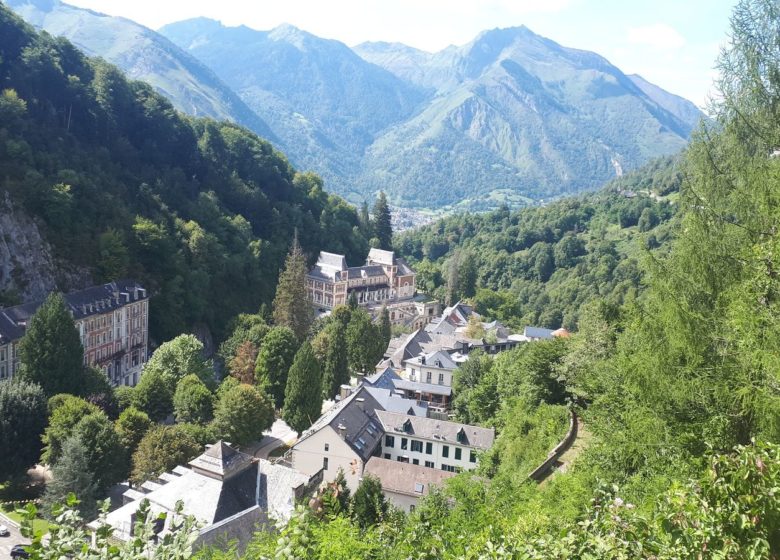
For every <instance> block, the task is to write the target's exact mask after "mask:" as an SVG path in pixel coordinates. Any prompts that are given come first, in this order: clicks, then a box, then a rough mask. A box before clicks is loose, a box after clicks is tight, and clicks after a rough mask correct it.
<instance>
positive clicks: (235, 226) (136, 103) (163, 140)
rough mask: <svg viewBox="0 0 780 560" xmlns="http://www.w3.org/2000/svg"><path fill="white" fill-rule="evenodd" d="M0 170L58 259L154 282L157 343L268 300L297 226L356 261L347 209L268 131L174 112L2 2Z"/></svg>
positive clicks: (353, 216) (356, 241) (356, 240)
mask: <svg viewBox="0 0 780 560" xmlns="http://www.w3.org/2000/svg"><path fill="white" fill-rule="evenodd" d="M0 177H2V185H3V190H4V191H5V192H7V193H9V195H10V197H11V200H12V201H13V202H14V203H16V204H17V205H18V206H20V207H22V208H24V209H25V210H26V211H27V212H28V213H29V214H30V215H32V216H35V217H36V218H37V219H39V222H40V224H41V227H42V229H43V234H44V237H45V238H46V239H47V240H48V241H49V242H50V243H52V244H53V246H54V248H55V251H56V253H57V255H58V256H59V257H60V258H62V259H63V260H64V261H65V262H68V263H70V264H72V265H75V266H76V267H79V268H83V269H87V270H88V271H90V272H91V273H92V276H93V278H94V281H96V282H99V281H104V280H111V279H115V278H117V277H122V276H133V277H135V278H138V279H139V280H140V281H141V282H143V283H144V284H145V285H146V286H147V287H148V288H149V289H150V290H151V293H152V294H153V297H152V304H151V310H150V313H151V317H150V329H151V334H152V337H153V338H154V339H156V340H158V341H160V342H161V341H164V340H167V339H170V338H172V337H173V336H175V335H177V334H178V333H180V332H182V331H186V330H190V329H192V328H193V325H196V324H198V323H205V324H206V325H207V326H209V327H210V328H211V330H212V331H213V332H214V333H215V335H216V336H217V337H222V336H223V335H224V334H225V332H224V331H225V328H226V325H227V323H228V321H229V320H230V319H231V318H232V317H234V316H235V315H236V314H238V313H239V312H246V311H256V310H257V309H258V308H259V307H260V305H261V304H262V303H270V300H271V298H272V297H273V293H274V288H275V284H276V277H277V275H278V271H279V269H280V267H281V264H282V262H283V257H284V255H285V253H286V252H287V249H288V246H289V244H290V240H291V239H292V237H293V233H294V231H296V230H297V232H298V236H299V239H300V242H301V245H302V246H303V248H304V250H305V251H306V252H307V253H309V254H310V256H311V254H313V253H315V252H316V251H317V250H319V249H320V248H322V249H327V250H332V251H336V252H339V253H345V254H346V255H347V258H348V259H350V260H354V259H358V260H359V259H362V258H364V255H365V253H366V250H367V247H368V242H367V240H366V239H365V237H364V236H363V235H362V234H361V232H360V230H359V228H358V217H357V213H356V211H355V209H354V208H352V207H351V206H349V205H348V204H346V203H345V202H344V201H343V200H342V199H340V198H338V197H335V196H331V195H328V194H327V193H326V192H325V191H324V190H323V184H322V181H321V180H320V179H319V178H318V177H317V176H315V175H312V174H308V173H296V171H295V170H294V169H293V168H292V167H291V165H290V164H289V162H288V161H287V160H286V159H285V157H284V156H283V155H282V154H280V153H279V152H277V151H276V150H274V149H273V147H272V146H271V145H270V144H269V143H268V142H266V141H264V140H262V139H260V138H258V137H257V136H255V135H254V134H253V133H251V132H249V131H247V130H246V129H243V128H241V127H239V126H236V125H233V124H229V123H224V122H215V121H212V120H208V119H193V118H189V117H186V116H184V115H182V114H180V113H178V112H176V111H175V110H174V109H173V107H172V106H171V104H170V103H169V102H168V101H167V100H166V99H165V98H163V97H162V96H160V95H158V94H157V93H155V92H154V91H153V90H152V88H151V87H150V86H149V85H147V84H145V83H142V82H133V81H130V80H128V79H126V78H125V77H124V75H123V74H122V73H121V72H120V71H119V70H118V69H117V68H115V67H114V66H111V65H109V64H107V63H106V62H104V61H103V60H101V59H89V58H86V57H85V56H83V55H82V54H80V52H79V51H78V50H77V49H76V47H74V46H73V45H72V44H70V43H69V42H68V41H66V40H64V39H59V38H52V37H51V36H49V35H48V34H46V33H41V34H38V33H36V32H35V31H34V30H33V29H32V28H31V27H30V26H28V25H26V24H24V23H23V22H22V21H21V19H20V18H19V17H17V16H16V15H14V14H13V13H12V12H10V10H8V9H7V8H6V7H5V6H0ZM61 287H62V288H75V287H79V286H61ZM3 300H4V301H5V302H6V303H9V302H13V300H14V295H13V294H3Z"/></svg>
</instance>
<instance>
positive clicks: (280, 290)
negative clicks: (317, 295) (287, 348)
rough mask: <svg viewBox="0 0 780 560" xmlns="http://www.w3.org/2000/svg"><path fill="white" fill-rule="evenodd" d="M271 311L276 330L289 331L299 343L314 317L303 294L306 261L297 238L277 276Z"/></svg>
mask: <svg viewBox="0 0 780 560" xmlns="http://www.w3.org/2000/svg"><path fill="white" fill-rule="evenodd" d="M273 307H274V323H275V324H276V325H277V326H280V327H289V328H291V329H292V331H293V332H294V333H295V336H296V337H298V340H303V339H304V338H306V335H307V334H308V332H309V327H311V323H312V320H313V318H314V317H313V315H314V314H313V310H312V307H311V302H310V301H309V297H308V295H307V293H306V258H305V257H304V255H303V250H302V249H301V246H300V244H299V243H298V235H297V234H296V236H295V238H294V239H293V242H292V245H291V246H290V252H289V253H288V254H287V259H286V260H285V262H284V269H283V270H282V271H281V273H280V274H279V283H278V284H277V286H276V297H275V298H274V305H273Z"/></svg>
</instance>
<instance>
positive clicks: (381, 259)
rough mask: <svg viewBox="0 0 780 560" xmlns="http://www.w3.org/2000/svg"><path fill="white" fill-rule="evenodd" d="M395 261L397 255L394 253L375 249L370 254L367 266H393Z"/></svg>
mask: <svg viewBox="0 0 780 560" xmlns="http://www.w3.org/2000/svg"><path fill="white" fill-rule="evenodd" d="M394 261H395V253H393V252H392V251H385V250H383V249H376V248H373V249H371V250H370V251H369V252H368V258H367V259H366V264H375V263H378V264H384V265H388V266H391V265H392V264H393V262H394Z"/></svg>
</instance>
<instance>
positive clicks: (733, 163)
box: [202, 0, 780, 559]
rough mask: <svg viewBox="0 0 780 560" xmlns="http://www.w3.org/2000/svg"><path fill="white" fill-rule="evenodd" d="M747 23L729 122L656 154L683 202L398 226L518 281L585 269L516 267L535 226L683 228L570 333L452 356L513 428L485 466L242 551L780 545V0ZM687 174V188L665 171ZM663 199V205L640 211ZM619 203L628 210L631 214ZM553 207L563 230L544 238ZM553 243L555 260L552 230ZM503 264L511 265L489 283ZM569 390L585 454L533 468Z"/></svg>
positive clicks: (472, 402) (642, 553) (707, 552)
mask: <svg viewBox="0 0 780 560" xmlns="http://www.w3.org/2000/svg"><path fill="white" fill-rule="evenodd" d="M732 27H733V28H732V33H731V38H730V42H729V45H728V46H727V47H726V49H725V50H724V52H723V53H722V54H721V56H720V58H719V61H718V67H719V70H720V71H721V73H722V79H721V82H720V84H719V85H720V93H721V96H720V97H719V99H721V101H720V102H719V103H718V104H717V105H715V106H714V107H713V116H714V118H715V121H714V122H713V123H711V124H710V125H707V126H706V127H704V128H702V129H701V130H700V131H699V132H698V133H697V134H696V137H695V138H694V140H693V142H692V144H691V145H690V147H689V148H688V150H686V153H685V154H684V156H683V158H682V160H681V161H680V162H679V164H678V165H679V168H678V169H677V170H676V171H669V172H666V171H662V169H664V166H663V165H659V166H658V169H657V172H658V177H659V178H662V177H665V178H666V179H660V181H659V184H658V185H657V189H656V187H655V186H653V187H652V188H650V190H651V191H652V190H656V191H657V192H655V193H653V194H655V195H656V196H657V195H658V194H659V192H661V191H663V192H665V193H666V194H667V195H669V194H670V193H671V195H672V196H671V198H672V199H673V200H676V203H675V208H676V213H675V215H674V217H673V218H672V219H668V218H669V214H671V213H672V208H669V207H667V206H666V204H667V203H665V202H660V203H659V202H654V201H653V200H654V199H653V197H642V196H637V197H633V198H630V197H629V198H627V197H626V196H625V193H624V194H623V195H620V194H619V193H618V196H615V195H614V194H609V193H602V194H599V195H595V196H597V197H604V200H605V202H606V205H605V207H604V209H603V210H596V209H594V208H593V207H592V205H593V200H598V198H596V199H588V198H587V197H586V198H585V199H578V200H574V201H562V202H561V203H557V204H554V205H550V206H548V207H546V208H539V209H533V210H528V211H522V212H520V213H515V214H512V213H508V212H505V213H504V215H503V216H502V214H501V213H498V214H492V215H490V218H483V217H482V216H477V217H466V216H463V217H455V218H452V219H450V220H445V221H442V222H439V223H438V224H435V225H433V226H431V227H430V228H427V229H425V230H424V231H423V232H421V233H412V234H410V235H409V236H405V237H402V238H401V239H399V241H398V247H399V248H401V249H402V250H403V251H404V252H406V253H407V254H410V255H416V256H417V257H418V258H423V257H428V258H429V259H431V260H432V263H438V264H437V265H438V266H441V263H443V262H445V260H446V259H447V258H450V259H451V258H452V254H449V255H448V253H449V252H450V251H453V249H455V248H461V250H466V249H470V250H471V251H472V254H473V259H474V260H475V261H476V265H474V266H473V267H472V270H476V271H477V274H476V280H475V281H474V282H473V285H474V286H476V287H477V288H479V287H480V286H481V285H482V284H483V283H484V284H486V285H488V286H489V287H491V288H492V289H503V290H512V289H513V284H514V283H515V282H517V281H518V280H517V278H520V279H521V280H522V281H526V280H528V281H534V282H538V283H541V282H542V281H543V280H548V281H549V279H550V278H552V277H553V276H554V275H555V274H560V273H562V272H567V273H568V274H570V275H571V278H572V279H573V278H574V277H575V274H574V270H573V269H572V268H570V267H559V268H558V269H557V271H556V269H555V267H554V266H551V267H548V268H545V270H547V271H548V272H550V274H551V276H550V278H545V276H544V275H540V274H539V270H540V268H539V267H533V266H526V267H525V268H522V269H520V268H519V267H518V269H517V270H516V271H511V270H509V271H507V266H506V265H503V264H502V263H500V261H499V260H498V257H499V256H501V257H503V258H505V259H506V260H507V261H509V262H528V261H522V260H521V259H522V258H523V257H525V256H526V255H527V253H528V252H529V251H530V250H531V249H532V248H533V247H534V246H535V245H536V244H539V243H546V244H550V245H552V244H553V243H555V244H556V245H558V244H560V243H561V241H562V240H563V239H565V238H567V236H570V237H574V241H576V240H577V238H579V237H580V236H583V235H586V236H590V235H592V237H591V238H586V239H583V242H584V243H583V244H584V245H585V248H586V249H587V247H588V246H589V245H592V244H593V243H600V242H603V240H599V239H598V238H597V235H596V233H595V232H597V231H599V232H602V233H603V232H606V233H609V232H611V231H612V232H615V233H617V232H619V231H621V230H625V231H623V233H624V234H625V233H627V232H630V231H631V228H635V230H639V229H645V230H646V231H644V232H638V231H637V232H636V234H634V237H636V239H635V241H638V242H639V243H640V244H641V243H644V245H645V246H647V238H649V236H650V235H652V234H653V233H654V231H653V230H654V229H655V230H658V231H657V233H655V235H656V236H658V235H659V234H660V233H661V228H662V229H663V230H668V231H667V233H666V234H665V235H666V236H667V237H668V242H665V243H664V247H665V248H664V249H663V250H661V251H657V250H656V251H655V252H653V251H650V252H649V253H647V255H646V258H637V260H636V263H635V265H634V266H635V267H636V269H637V274H638V275H639V276H640V278H641V282H643V283H644V289H643V292H642V295H641V297H637V298H631V299H630V301H629V300H627V301H624V303H623V305H617V304H618V303H620V302H610V299H609V297H608V296H609V295H610V293H611V292H605V293H603V294H601V295H600V296H597V295H594V296H593V297H592V298H590V299H591V300H592V301H591V302H590V303H583V304H582V306H581V307H580V308H579V309H577V316H578V319H577V326H578V331H577V333H576V334H575V335H573V336H572V337H570V338H568V339H562V340H556V341H551V342H539V343H533V344H528V345H524V346H522V347H520V348H518V349H516V350H513V351H512V352H510V353H506V354H503V355H500V356H498V357H496V358H487V357H477V356H475V357H474V358H475V359H474V361H473V362H472V361H471V360H470V361H469V365H468V367H464V368H461V369H460V370H459V371H458V372H456V382H455V384H456V387H457V391H456V397H455V398H456V401H455V405H454V406H455V409H456V411H457V413H458V415H459V417H460V418H461V419H463V420H469V421H476V422H479V423H485V424H487V425H495V426H496V427H497V429H498V432H499V436H498V439H497V442H496V444H495V446H494V448H493V449H492V450H491V451H490V452H489V453H488V454H486V455H485V456H483V457H482V458H481V461H480V467H479V469H478V471H477V472H476V473H462V474H461V475H459V476H457V477H455V478H454V479H452V480H451V481H449V482H448V483H447V485H446V488H445V489H444V490H443V491H442V492H439V493H433V494H432V495H431V496H430V497H429V498H427V499H426V500H424V501H423V502H422V503H421V504H420V506H419V507H418V508H417V509H416V510H415V511H414V512H413V513H411V514H410V515H408V516H403V515H398V514H396V513H394V512H392V511H391V510H387V508H386V507H382V506H381V504H378V505H377V507H376V508H375V512H374V513H375V518H374V521H372V522H371V523H366V522H365V517H364V516H363V513H362V512H363V511H364V507H363V503H362V496H361V499H360V500H359V499H358V494H356V495H355V497H354V499H353V501H352V504H351V506H350V507H349V508H348V509H346V511H338V510H337V509H334V508H330V509H326V511H325V512H324V513H322V512H319V511H309V510H307V509H305V508H302V509H301V511H300V513H299V515H298V516H297V517H296V518H295V519H293V521H292V522H291V523H290V524H289V525H288V526H287V528H286V529H284V530H283V531H282V534H281V537H279V536H277V535H264V534H258V536H257V537H256V539H255V542H253V543H252V544H250V548H249V550H248V551H247V554H246V555H245V557H246V558H398V559H402V558H421V559H423V558H424V559H434V558H453V559H454V558H459V559H462V558H467V559H476V558H520V559H537V558H538V559H542V558H561V559H563V558H587V559H601V558H615V559H618V558H619V559H628V558H647V559H651V558H652V559H659V558H668V559H672V558H675V559H679V558H685V559H701V558H734V559H736V558H740V559H742V558H750V559H767V558H777V557H778V555H780V516H778V512H780V495H778V493H777V490H776V488H777V485H778V483H780V447H779V446H778V442H780V392H778V385H779V381H780V380H779V379H778V368H777V363H778V362H777V356H778V355H780V348H778V340H780V321H779V320H778V317H779V316H780V315H779V314H778V294H780V277H778V274H777V272H776V265H775V263H776V262H777V252H778V251H780V244H779V243H778V238H777V235H778V228H777V224H778V221H779V220H780V212H779V211H778V208H780V204H779V202H780V201H779V200H778V193H780V189H778V178H779V177H780V160H778V158H776V157H775V156H774V155H773V154H774V153H776V149H777V145H778V138H780V110H778V107H780V103H779V102H778V101H779V100H780V94H779V93H778V92H780V82H778V76H780V67H779V65H780V56H778V51H777V41H776V37H777V34H778V31H779V30H780V12H778V10H777V8H776V6H775V5H774V4H772V3H769V2H764V1H762V0H743V1H742V2H740V4H739V5H738V6H737V8H736V9H735V12H734V16H733V19H732ZM673 177H679V184H680V187H679V193H673V192H671V191H673V190H674V189H673V188H670V186H669V185H668V184H667V179H670V178H673ZM643 181H644V180H643V179H641V178H640V177H639V176H638V175H637V176H634V177H633V178H630V177H626V178H623V179H622V180H621V183H620V184H619V185H617V186H616V187H615V188H616V189H618V190H627V189H629V188H636V189H637V191H639V190H647V187H648V185H650V184H652V182H651V183H647V184H645V185H644V186H642V184H643ZM676 181H677V179H675V180H674V181H673V182H676ZM610 197H611V198H610ZM646 211H647V212H646ZM649 213H655V214H656V215H657V216H658V218H657V219H658V222H663V221H664V220H666V221H665V223H663V225H662V226H656V227H655V228H653V227H645V228H643V227H641V226H640V223H639V222H640V219H641V218H642V215H643V214H645V215H647V214H649ZM589 214H590V215H589ZM621 214H622V215H623V217H624V218H625V217H626V216H628V215H631V216H632V218H631V219H630V220H629V219H626V220H625V221H623V222H622V223H621V222H620V221H619V220H620V219H621V218H620V216H621ZM596 216H600V218H599V219H596ZM610 216H612V217H611V218H610ZM513 217H514V218H513ZM558 218H560V219H561V222H557V221H556V220H557V219H558ZM564 218H567V219H568V220H570V221H565V220H564ZM513 220H514V221H513ZM642 221H645V220H642ZM599 223H601V224H603V225H602V226H601V227H602V229H598V227H597V226H599ZM554 224H555V225H554ZM545 225H546V226H549V233H548V234H547V235H548V237H545V238H542V239H540V238H538V237H537V238H534V236H537V235H538V234H539V233H540V232H544V231H545V228H544V226H545ZM585 226H587V228H586V227H585ZM448 227H449V228H450V229H449V232H448V233H445V231H447V228H448ZM521 232H523V235H521ZM566 232H572V233H566ZM448 235H449V236H451V237H448ZM529 237H530V239H529ZM492 240H495V246H494V245H491V244H490V242H491V241H492ZM607 242H609V239H607ZM536 246H537V247H538V245H536ZM545 250H546V251H549V252H548V255H549V253H550V252H551V253H552V255H551V257H552V260H553V265H554V259H555V247H552V246H551V247H548V248H546V249H545ZM537 251H541V250H540V249H537ZM558 252H559V254H560V253H562V250H561V248H559V251H558ZM575 254H576V252H575ZM627 254H628V253H627V252H626V253H622V255H621V256H622V257H625V256H626V255H627ZM586 255H587V254H580V255H578V256H576V257H575V259H586V258H587V256H586ZM493 258H495V259H496V260H495V261H491V259H493ZM615 259H616V260H619V258H618V256H617V255H616V256H615ZM545 260H547V262H549V260H550V259H549V258H547V259H545ZM623 260H626V259H623ZM462 262H463V259H461V262H460V265H461V266H460V267H459V269H461V270H462V269H463V266H462ZM534 264H535V262H534ZM576 266H581V263H579V264H576V265H575V267H576ZM618 266H622V265H618ZM596 267H597V268H598V265H596ZM603 269H604V270H605V271H607V270H609V268H608V266H604V267H603ZM440 273H442V274H443V272H440ZM472 274H473V273H472ZM494 274H497V275H498V278H503V279H504V280H502V281H503V282H505V283H504V284H501V283H499V281H496V283H495V284H493V285H491V284H490V282H491V281H492V278H493V275H494ZM533 274H537V277H536V278H530V279H529V278H527V277H528V276H529V275H533ZM466 276H468V275H466ZM605 279H606V276H605ZM464 284H465V285H466V286H467V287H470V286H471V285H470V284H468V283H464V282H463V281H462V278H458V282H457V283H455V284H454V288H453V287H452V285H451V286H450V291H451V292H454V291H455V288H457V289H458V290H461V289H463V288H461V286H463V285H464ZM439 285H444V283H441V284H439ZM539 285H540V286H541V284H539ZM597 287H598V285H597ZM611 289H614V287H612V288H611ZM464 295H466V294H465V293H464V292H460V293H457V292H456V293H455V294H454V295H453V296H452V297H462V296H464ZM562 312H563V311H562ZM524 313H527V311H525V312H524ZM563 403H568V404H569V405H570V406H573V407H575V408H576V409H577V410H579V412H580V415H581V417H582V419H583V430H582V431H581V433H580V437H579V439H580V445H581V447H580V448H579V456H578V457H577V459H576V461H575V462H574V464H573V468H569V469H567V470H566V472H565V473H561V472H559V473H556V474H555V475H554V476H553V477H552V478H550V479H548V480H547V481H546V482H545V483H544V484H542V485H537V484H536V483H534V482H531V481H529V480H528V479H527V474H528V472H529V471H528V467H529V466H530V465H533V464H534V460H535V459H538V457H539V456H540V453H541V452H540V449H539V448H537V447H536V446H535V444H536V443H538V442H546V443H548V444H549V443H550V442H552V441H555V440H556V438H557V437H560V435H562V431H563V426H562V422H561V420H562V418H561V414H560V408H559V407H561V406H562V405H563ZM556 431H558V436H555V435H553V434H555V433H556ZM358 492H360V490H359V491H358ZM377 500H379V498H377ZM331 502H332V501H331ZM202 556H203V557H204V558H220V559H221V558H233V557H235V553H234V552H229V553H227V554H223V553H220V552H216V551H208V552H207V553H203V554H202Z"/></svg>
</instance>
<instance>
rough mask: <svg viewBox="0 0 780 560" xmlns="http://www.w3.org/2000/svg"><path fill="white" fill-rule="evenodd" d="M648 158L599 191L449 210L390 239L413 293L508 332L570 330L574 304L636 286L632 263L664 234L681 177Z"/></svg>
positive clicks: (652, 250) (666, 162) (626, 294)
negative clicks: (517, 206) (408, 271)
mask: <svg viewBox="0 0 780 560" xmlns="http://www.w3.org/2000/svg"><path fill="white" fill-rule="evenodd" d="M679 165H680V163H679V161H678V160H677V159H674V158H662V159H659V160H654V161H653V162H651V163H649V164H648V165H647V166H645V167H643V168H642V169H640V170H638V171H636V172H633V173H631V174H629V175H626V176H625V177H621V178H620V179H617V180H615V181H613V182H611V183H608V184H607V185H606V186H605V187H604V189H602V190H601V191H600V192H598V193H593V194H586V195H580V196H577V197H571V198H566V199H562V200H559V201H556V202H553V203H550V204H548V205H546V206H543V207H534V208H525V209H521V210H516V211H512V212H510V211H509V210H508V209H506V208H504V209H501V210H497V211H494V212H490V213H485V214H458V215H454V216H451V217H448V218H445V219H442V220H439V221H438V222H435V223H433V224H430V225H428V226H425V227H423V228H420V229H417V230H414V231H410V232H406V233H404V234H402V235H400V236H399V237H398V238H397V239H396V243H395V246H396V249H397V250H398V251H399V252H400V253H401V254H403V255H404V256H406V257H408V258H409V260H410V262H412V263H414V266H415V268H416V270H417V272H418V274H419V276H418V284H419V286H420V289H422V290H423V291H426V292H428V293H431V294H435V295H436V296H438V297H439V298H440V299H442V300H446V301H447V302H448V303H449V302H452V303H454V302H455V301H457V300H459V299H463V298H467V299H470V300H472V301H473V302H474V303H475V304H476V306H477V310H478V311H479V312H480V313H482V314H484V315H486V316H488V317H491V318H495V319H500V320H501V321H504V322H505V323H507V324H509V325H512V326H514V327H516V328H522V327H523V326H525V325H529V324H530V325H538V326H544V327H550V328H558V327H560V326H561V325H563V326H565V327H567V328H569V329H573V328H576V325H577V321H578V317H579V314H580V310H581V309H582V307H583V305H584V304H586V303H588V302H590V301H592V300H595V299H598V300H601V301H604V302H606V303H607V304H609V305H611V306H613V307H619V306H620V305H623V304H624V303H626V302H627V301H631V300H633V299H634V298H635V297H636V295H637V293H638V292H639V291H641V289H642V286H643V280H642V279H643V272H642V266H641V262H642V261H643V260H644V259H645V258H650V257H652V255H654V254H657V253H659V252H663V251H664V250H665V246H666V245H668V243H669V242H670V241H671V239H672V237H673V231H674V230H673V227H672V223H673V221H672V218H673V217H674V215H675V210H676V206H675V204H674V200H675V199H676V197H677V195H676V194H675V193H676V192H677V191H678V190H679V186H680V181H681V177H682V176H681V172H680V170H679Z"/></svg>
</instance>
